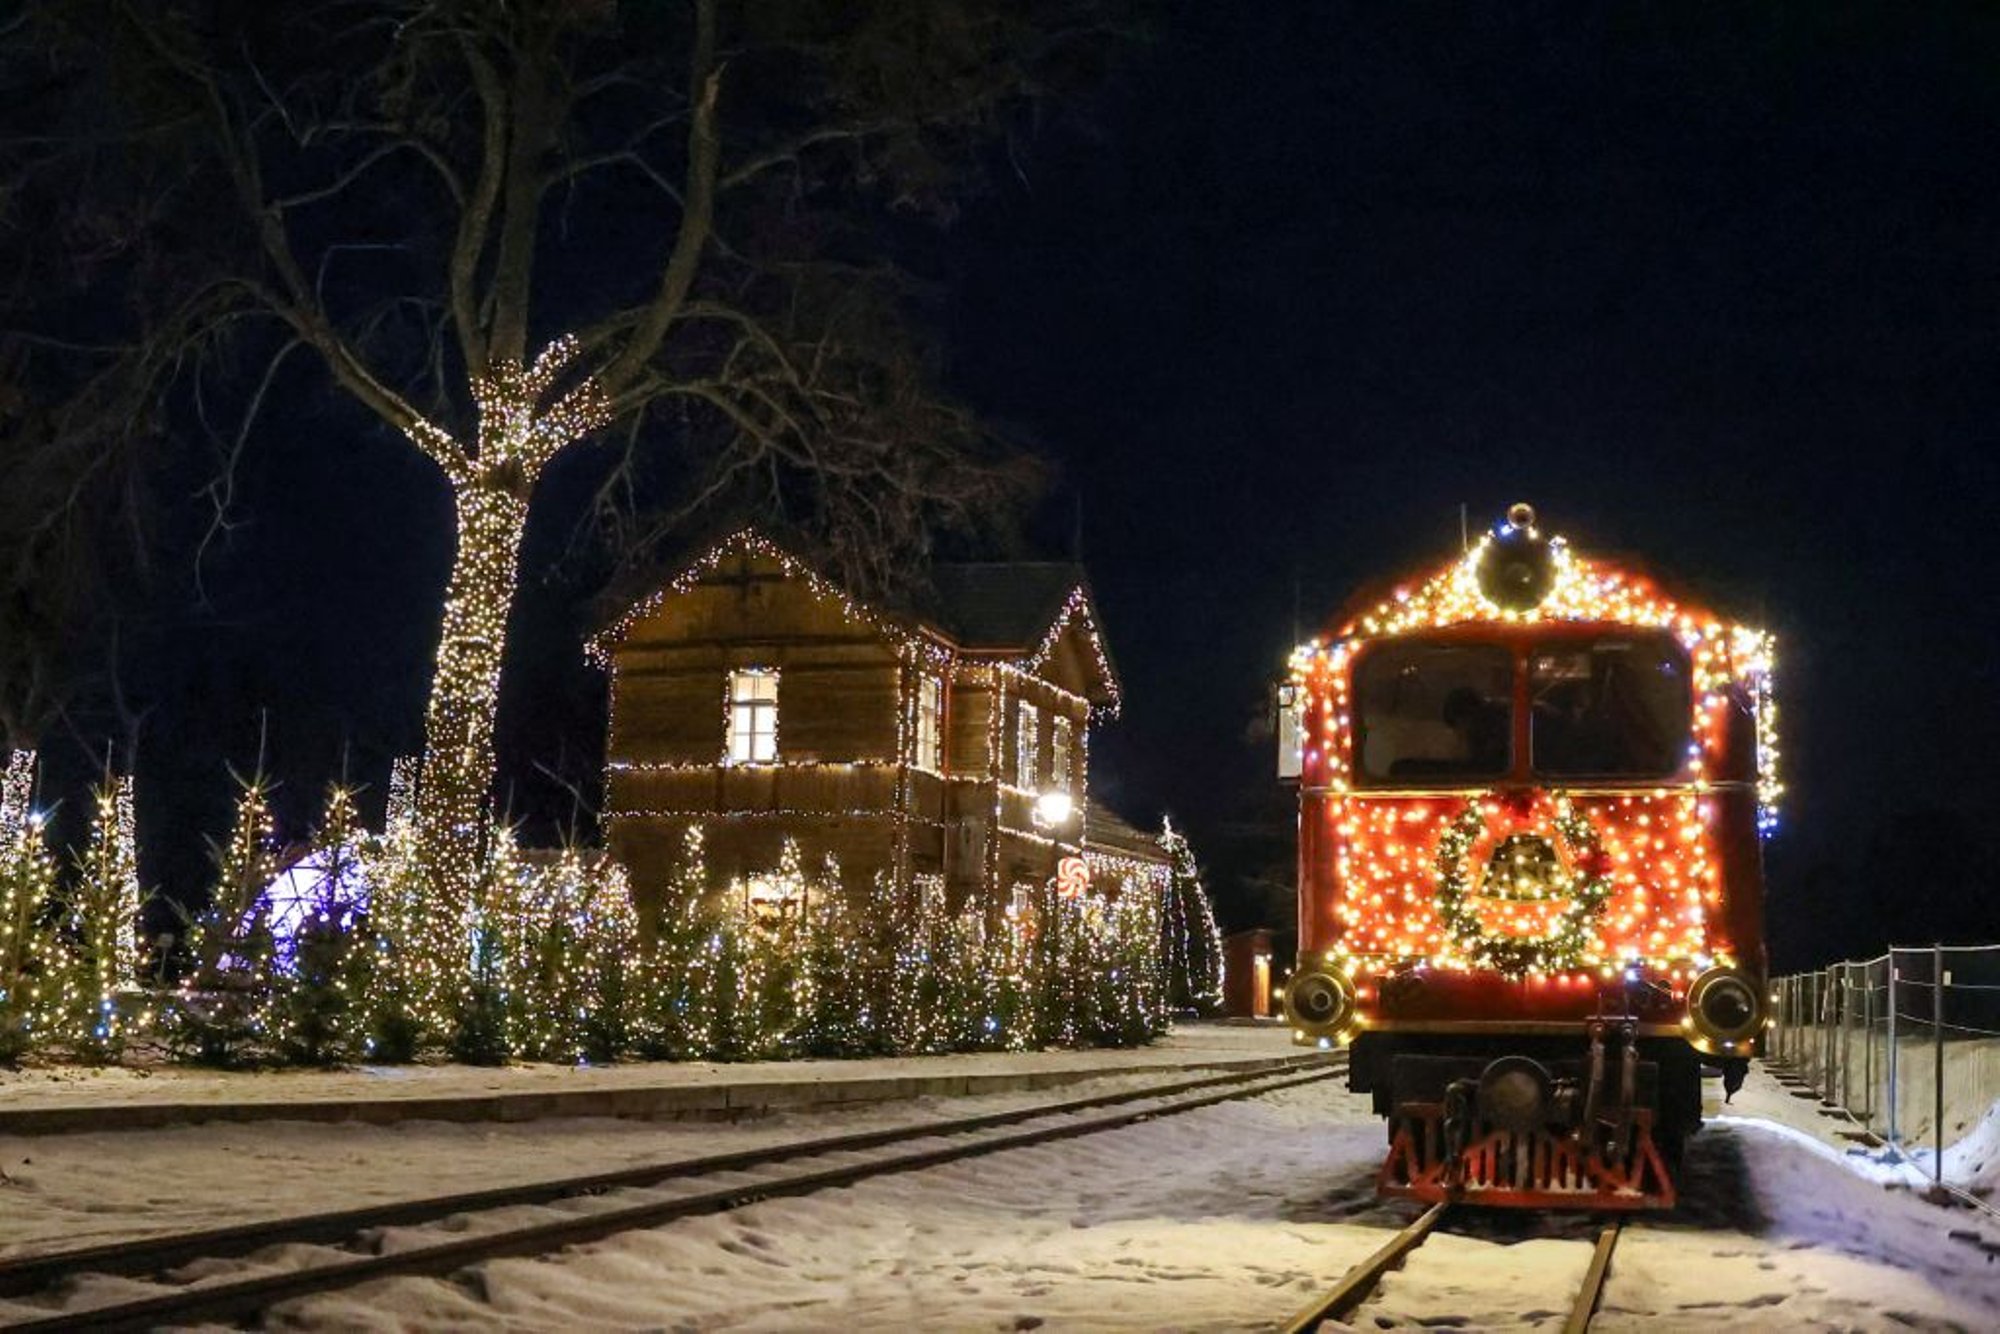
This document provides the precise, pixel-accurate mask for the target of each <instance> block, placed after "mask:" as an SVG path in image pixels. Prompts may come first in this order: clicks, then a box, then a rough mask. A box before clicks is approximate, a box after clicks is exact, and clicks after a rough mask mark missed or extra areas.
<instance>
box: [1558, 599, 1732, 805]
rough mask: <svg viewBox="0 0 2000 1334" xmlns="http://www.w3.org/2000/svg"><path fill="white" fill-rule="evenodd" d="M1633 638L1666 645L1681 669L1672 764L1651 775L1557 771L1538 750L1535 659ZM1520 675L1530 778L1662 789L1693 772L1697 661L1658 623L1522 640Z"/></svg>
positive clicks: (1669, 749)
mask: <svg viewBox="0 0 2000 1334" xmlns="http://www.w3.org/2000/svg"><path fill="white" fill-rule="evenodd" d="M1614 639H1627V640H1632V641H1635V642H1637V641H1651V642H1653V643H1657V644H1664V645H1665V646H1666V647H1667V649H1668V650H1669V651H1670V653H1671V655H1672V657H1673V659H1674V661H1675V662H1676V663H1677V664H1678V665H1679V667H1680V703H1681V707H1680V709H1679V710H1678V712H1677V717H1678V719H1679V724H1678V729H1677V731H1676V734H1675V736H1674V737H1673V738H1672V739H1670V740H1669V742H1668V745H1667V752H1668V754H1669V756H1671V760H1672V762H1671V763H1670V764H1669V766H1668V767H1667V768H1666V769H1664V770H1656V771H1651V772H1647V773H1635V772H1625V773H1619V772H1615V771H1585V770H1577V771H1573V772H1563V773H1554V772H1550V771H1548V770H1545V769H1544V768H1543V767H1542V764H1541V761H1540V760H1539V758H1538V757H1537V756H1536V754H1535V659H1536V658H1537V657H1539V656H1542V655H1544V654H1552V653H1562V652H1568V653H1592V652H1594V651H1595V650H1596V647H1597V645H1598V644H1599V643H1601V642H1603V641H1605V640H1614ZM1520 674H1521V683H1522V693H1523V694H1524V695H1525V697H1526V699H1527V703H1528V707H1527V711H1526V716H1525V717H1524V718H1523V719H1522V722H1523V725H1524V730H1525V732H1526V740H1527V752H1526V754H1525V755H1523V756H1520V757H1518V758H1520V759H1522V760H1524V761H1525V767H1526V772H1527V774H1528V776H1529V777H1530V778H1531V779H1533V780H1534V781H1535V782H1536V783H1538V784H1541V785H1544V786H1547V785H1551V784H1559V783H1577V782H1582V783H1588V784H1591V785H1594V786H1616V785H1619V784H1633V785H1636V786H1646V787H1657V786H1659V785H1660V784H1662V783H1675V782H1678V781H1680V780H1681V779H1683V778H1685V777H1686V775H1687V772H1688V758H1689V757H1688V747H1689V746H1691V745H1693V744H1694V743H1695V707H1696V703H1697V696H1696V691H1695V688H1694V659H1693V656H1692V655H1691V654H1689V652H1688V650H1687V646H1686V645H1685V644H1683V643H1681V642H1680V640H1679V638H1678V637H1677V636H1675V635H1674V634H1673V633H1672V632H1671V631H1668V630H1661V629H1658V628H1656V627H1653V626H1644V625H1634V626H1610V627H1600V628H1597V629H1594V630H1591V631H1587V632H1577V631H1572V632H1570V633H1567V634H1553V635H1548V634H1544V635H1538V636H1536V637H1534V638H1531V639H1528V640H1526V641H1525V642H1524V643H1523V644H1522V650H1521V662H1520Z"/></svg>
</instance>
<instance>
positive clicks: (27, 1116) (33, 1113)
mask: <svg viewBox="0 0 2000 1334" xmlns="http://www.w3.org/2000/svg"><path fill="white" fill-rule="evenodd" d="M1317 1059H1318V1057H1317V1056H1316V1055H1310V1054H1300V1055H1293V1056H1241V1057H1235V1056H1210V1057H1200V1058H1194V1057H1190V1058H1189V1059H1187V1060H1185V1061H1170V1062H1161V1063H1159V1064H1157V1065H1141V1066H1100V1067H1094V1068H1082V1069H1071V1070H1037V1071H1033V1072H1027V1073H1023V1072H1021V1071H1004V1072H993V1073H983V1074H982V1073H968V1072H964V1071H959V1072H954V1073H950V1074H938V1075H863V1074H857V1075H855V1076H853V1077H851V1078H834V1079H817V1080H803V1079H800V1080H774V1079H757V1078H746V1079H745V1080H743V1081H742V1082H740V1083H723V1082H718V1083H710V1084H680V1085H672V1084H668V1085H659V1086H656V1087H651V1088H646V1087H640V1088H616V1089H560V1090H536V1091H524V1092H520V1093H488V1094H474V1095H464V1096H448V1097H436V1098H355V1099H324V1100H314V1101H298V1102H283V1101H275V1100H274V1101H270V1102H182V1103H175V1102H157V1103H144V1102H139V1103H105V1104H101V1105H95V1104H86V1105H76V1106H70V1107H22V1108H13V1109H8V1108H0V1135H64V1134H94V1133H99V1132H105V1131H119V1130H156V1129H159V1128H161V1127H163V1126H184V1125H197V1124H199V1123H201V1122H204V1121H235V1122H249V1121H316V1122H336V1121H358V1122H363V1123H366V1124H371V1125H393V1124H395V1123H396V1122H399V1121H456V1122H477V1121H533V1120H540V1119H543V1118H548V1117H569V1116H580V1117H596V1116H603V1117H628V1118H635V1119H647V1118H676V1117H701V1116H715V1117H726V1116H730V1115H740V1114H743V1113H747V1112H753V1111H762V1110H776V1109H781V1108H782V1109H785V1110H797V1109H800V1108H804V1107H815V1106H835V1105H855V1104H861V1103H872V1102H891V1101H897V1100H900V1099H904V1098H917V1097H965V1096H969V1095H972V1094H981V1093H1019V1092H1026V1091H1029V1090H1039V1089H1053V1088H1061V1087H1063V1086H1064V1085H1068V1084H1077V1083H1081V1082H1083V1081H1084V1080H1088V1079H1099V1078H1107V1077H1116V1076H1120V1075H1140V1074H1147V1075H1159V1076H1172V1075H1186V1074H1188V1073H1190V1072H1193V1071H1198V1070H1255V1069H1260V1068H1269V1069H1272V1070H1277V1069H1282V1068H1285V1067H1289V1066H1294V1065H1305V1064H1312V1063H1314V1062H1315V1061H1316V1060H1317Z"/></svg>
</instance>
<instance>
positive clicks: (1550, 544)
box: [1286, 506, 1776, 1208]
mask: <svg viewBox="0 0 2000 1334" xmlns="http://www.w3.org/2000/svg"><path fill="white" fill-rule="evenodd" d="M1769 675H1770V641H1769V638H1768V636H1765V635H1763V634H1762V633H1761V632H1757V631H1751V630H1747V629H1745V628H1744V627H1741V626H1736V625H1732V624H1730V623H1727V622H1724V621H1722V620H1721V619H1720V618H1718V617H1715V616H1714V615H1712V614H1711V613H1708V612H1706V611H1702V610H1698V609H1696V608H1694V607H1693V606H1692V605H1690V604H1687V603H1684V602H1681V601H1678V600H1676V599H1673V598H1671V597H1669V596H1668V595H1667V594H1666V593H1665V592H1664V591H1663V590H1662V589H1661V588H1660V587H1659V586H1658V585H1657V584H1655V583H1654V582H1652V581H1651V580H1649V579H1646V578H1644V577H1642V576H1639V575H1637V574H1636V573H1633V572H1630V571H1625V570H1620V569H1617V568H1614V567H1611V566H1609V565H1605V564H1602V563H1598V562H1593V561H1586V560H1585V559H1584V558H1583V557H1581V556H1578V555H1576V554H1574V553H1572V552H1571V551H1570V550H1569V549H1568V548H1567V546H1566V545H1565V544H1563V543H1562V542H1561V541H1560V540H1559V539H1549V538H1545V537H1543V535H1542V534H1541V533H1540V532H1539V530H1538V529H1537V528H1536V526H1535V523H1534V516H1533V514H1532V512H1531V511H1529V510H1527V508H1526V507H1525V506H1517V507H1516V508H1515V510H1514V511H1512V512H1511V513H1510V515H1509V517H1508V520H1507V521H1505V522H1503V523H1502V524H1501V525H1499V526H1498V527H1496V529H1495V530H1494V532H1493V533H1492V534H1490V535H1489V536H1488V537H1487V538H1486V539H1485V540H1484V541H1483V542H1482V543H1481V544H1480V545H1479V546H1478V547H1477V548H1475V549H1474V550H1472V551H1470V552H1468V553H1466V554H1465V555H1464V556H1463V557H1462V558H1461V559H1460V560H1459V561H1457V562H1455V563H1454V564H1453V565H1451V566H1448V567H1447V568H1446V569H1445V570H1443V571H1442V572H1440V573H1438V574H1437V575H1434V576H1433V577H1432V578H1431V579H1430V580H1428V581H1426V582H1424V583H1422V584H1420V585H1419V586H1417V587H1416V588H1415V589H1405V590H1399V591H1398V592H1397V593H1396V594H1395V595H1394V596H1393V597H1391V598H1390V599H1388V600H1387V601H1385V602H1382V603H1380V604H1378V605H1376V606H1374V607H1372V608H1369V609H1367V610H1364V611H1363V612H1362V613H1360V614H1359V615H1357V616H1355V617H1354V618H1353V619H1351V620H1350V621H1348V622H1347V623H1346V624H1345V625H1343V626H1342V628H1341V630H1340V631H1339V632H1338V633H1337V634H1336V635H1334V636H1333V637H1331V638H1330V639H1329V640H1326V641H1315V642H1314V643H1313V644H1311V645H1308V646H1306V647H1305V648H1303V649H1301V650H1300V652H1299V653H1298V654H1297V655H1295V658H1294V680H1293V686H1294V690H1295V697H1296V698H1297V699H1298V700H1299V702H1300V727H1299V744H1300V748H1301V752H1300V755H1299V770H1300V788H1299V792H1300V823H1299V930H1300V942H1301V950H1300V958H1299V966H1298V969H1297V972H1296V975H1295V976H1294V978H1293V980H1292V983H1291V985H1290V986H1289V987H1288V989H1287V992H1286V1012H1287V1016H1288V1018H1289V1019H1290V1021H1291V1023H1292V1025H1293V1031H1294V1035H1295V1037H1296V1038H1297V1039H1298V1040H1300V1041H1302V1042H1312V1043H1318V1044H1321V1045H1332V1044H1334V1043H1341V1044H1344V1045H1347V1046H1348V1047H1349V1049H1350V1064H1349V1082H1350V1086H1351V1087H1352V1088H1354V1089H1355V1090H1357V1091H1360V1092H1366V1093H1369V1094H1370V1095H1371V1096H1372V1098H1373V1100H1374V1105H1375V1109H1376V1110H1377V1112H1378V1113H1380V1114H1381V1115H1383V1116H1384V1117H1386V1118H1388V1121H1389V1129H1390V1139H1391V1150H1390V1154H1389V1157H1388V1160H1387V1161H1386V1162H1385V1163H1384V1165H1383V1170H1382V1180H1381V1184H1382V1187H1383V1189H1384V1190H1385V1191H1386V1192H1389V1193H1399V1194H1409V1195H1415V1196H1419V1197H1422V1198H1433V1199H1447V1198H1449V1199H1478V1200H1482V1201H1483V1202H1486V1203H1492V1204H1527V1205H1550V1204H1576V1205H1587V1206H1591V1207H1628V1208H1629V1207H1644V1206H1659V1205H1670V1204H1671V1203H1672V1201H1673V1197H1674V1188H1673V1181H1672V1164H1673V1162H1674V1161H1675V1159H1676V1158H1677V1157H1678V1149H1679V1146H1680V1143H1681V1141H1682V1140H1683V1139H1684V1137H1685V1136H1686V1135H1687V1134H1689V1133H1691V1132H1692V1131H1693V1130H1694V1129H1695V1128H1696V1127H1697V1126H1698V1125H1699V1124H1700V1118H1701V1084H1700V1077H1701V1064H1702V1062H1704V1061H1711V1062H1714V1063H1718V1064H1720V1065H1721V1066H1722V1067H1723V1069H1724V1074H1725V1080H1726V1082H1727V1083H1728V1085H1729V1087H1730V1088H1731V1090H1732V1091H1733V1088H1734V1086H1735V1084H1736V1083H1738V1082H1740V1080H1741V1077H1742V1072H1743V1069H1744V1068H1745V1066H1746V1064H1747V1061H1748V1058H1749V1057H1750V1056H1751V1055H1753V1054H1754V1053H1755V1051H1756V1045H1757V1042H1758V1040H1759V1037H1760V1035H1761V1033H1762V1030H1763V1028H1764V1026H1765V1006H1764V1004H1763V997H1764V992H1765V988H1764V984H1763V936H1762V924H1761V912H1762V890H1761V855H1760V850H1759V837H1760V835H1761V834H1762V833H1763V832H1765V831H1767V830H1768V829H1769V827H1770V814H1771V803H1772V801H1773V799H1774V798H1775V795H1776V783H1775V777H1774V771H1773V770H1772V768H1771V766H1770V763H1769V761H1770V760H1771V759H1773V758H1774V755H1775V747H1774V745H1773V744H1772V739H1773V736H1774V732H1773V728H1772V718H1771V707H1770V682H1769Z"/></svg>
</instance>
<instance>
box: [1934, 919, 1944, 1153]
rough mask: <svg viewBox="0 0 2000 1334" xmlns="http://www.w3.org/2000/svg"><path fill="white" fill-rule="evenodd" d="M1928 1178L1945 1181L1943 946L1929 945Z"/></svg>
mask: <svg viewBox="0 0 2000 1334" xmlns="http://www.w3.org/2000/svg"><path fill="white" fill-rule="evenodd" d="M1931 1032H1932V1034H1933V1035H1934V1036H1933V1038H1932V1040H1931V1062H1932V1068H1931V1142H1932V1144H1933V1145H1934V1146H1935V1148H1936V1150H1937V1158H1936V1160H1935V1161H1934V1162H1932V1164H1931V1180H1932V1182H1933V1183H1936V1184H1943V1182H1944V946H1943V945H1932V946H1931Z"/></svg>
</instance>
